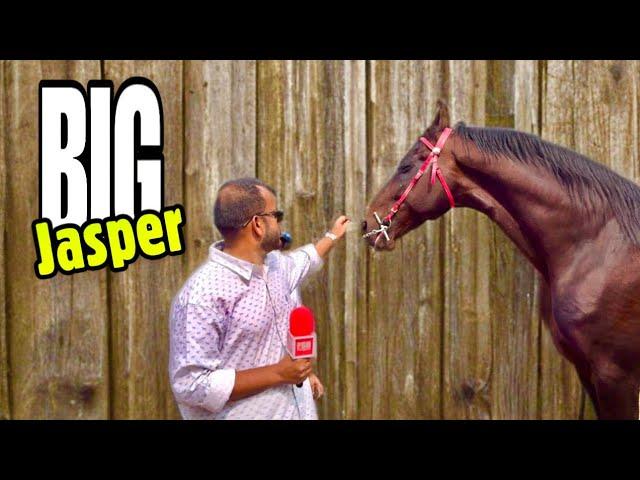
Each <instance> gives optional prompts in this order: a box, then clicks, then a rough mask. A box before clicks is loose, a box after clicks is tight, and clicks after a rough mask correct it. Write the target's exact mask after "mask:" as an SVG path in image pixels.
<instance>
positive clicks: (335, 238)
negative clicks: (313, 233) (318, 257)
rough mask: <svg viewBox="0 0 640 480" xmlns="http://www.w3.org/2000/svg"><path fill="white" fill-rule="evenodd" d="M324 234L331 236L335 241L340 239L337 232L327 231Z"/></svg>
mask: <svg viewBox="0 0 640 480" xmlns="http://www.w3.org/2000/svg"><path fill="white" fill-rule="evenodd" d="M324 236H325V237H328V238H330V239H331V240H333V241H334V242H335V241H336V240H337V239H338V236H337V235H336V234H335V233H331V232H327V233H325V234H324Z"/></svg>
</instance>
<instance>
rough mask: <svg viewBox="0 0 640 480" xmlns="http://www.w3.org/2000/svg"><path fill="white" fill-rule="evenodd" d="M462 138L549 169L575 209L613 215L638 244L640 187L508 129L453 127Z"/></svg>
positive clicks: (579, 157) (570, 153) (573, 154)
mask: <svg viewBox="0 0 640 480" xmlns="http://www.w3.org/2000/svg"><path fill="white" fill-rule="evenodd" d="M454 131H455V132H456V134H458V135H460V137H461V138H463V139H465V140H469V141H471V142H473V143H474V144H475V145H476V146H477V147H478V149H479V150H480V151H481V152H483V153H485V154H488V155H502V156H505V157H507V158H509V159H512V160H515V161H519V162H522V163H525V164H529V165H533V166H536V167H540V168H544V169H546V170H548V171H549V172H550V173H552V174H553V176H554V177H555V178H556V180H557V181H558V182H559V183H560V184H561V185H562V186H564V187H565V188H566V189H567V191H568V192H569V195H570V198H571V199H572V201H573V202H574V203H575V205H576V207H577V208H580V209H583V210H584V209H588V210H589V212H591V213H595V214H601V215H603V217H604V216H606V214H607V213H609V212H612V213H613V215H614V216H615V217H616V219H617V221H618V223H619V224H620V227H621V228H622V230H623V231H624V232H625V234H626V235H627V237H628V238H629V239H630V240H631V241H632V242H633V243H634V244H635V245H640V186H638V185H637V184H635V183H633V182H632V181H630V180H628V179H626V178H624V177H622V176H621V175H619V174H617V173H616V172H614V171H613V170H611V169H610V168H608V167H606V166H604V165H602V164H600V163H597V162H594V161H593V160H591V159H590V158H588V157H586V156H584V155H581V154H579V153H576V152H574V151H573V150H569V149H568V148H565V147H561V146H559V145H555V144H553V143H550V142H547V141H544V140H542V139H541V138H540V137H538V136H536V135H532V134H529V133H525V132H520V131H517V130H513V129H509V128H481V127H469V126H467V125H465V124H464V123H462V122H460V123H458V124H456V126H455V127H454Z"/></svg>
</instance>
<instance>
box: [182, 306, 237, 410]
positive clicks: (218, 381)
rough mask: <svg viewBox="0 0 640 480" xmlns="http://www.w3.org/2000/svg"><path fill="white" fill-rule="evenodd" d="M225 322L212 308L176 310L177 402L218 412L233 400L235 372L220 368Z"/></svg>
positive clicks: (200, 307)
mask: <svg viewBox="0 0 640 480" xmlns="http://www.w3.org/2000/svg"><path fill="white" fill-rule="evenodd" d="M223 320H224V316H223V315H221V314H220V312H219V311H218V309H215V308H211V307H204V306H201V305H194V304H190V303H187V304H186V305H182V306H179V307H177V308H174V309H173V311H172V325H171V339H170V369H169V370H170V372H169V374H170V380H171V388H172V390H173V393H174V395H175V397H176V401H177V402H179V403H181V404H183V405H187V406H190V407H199V408H204V409H206V410H208V411H210V412H212V413H218V412H219V411H220V410H222V408H223V407H224V405H225V404H226V403H227V402H228V401H229V397H230V396H231V392H232V391H233V387H234V385H235V370H234V369H232V368H221V367H220V365H221V358H220V357H221V356H220V347H219V345H220V340H221V338H224V331H225V328H224V322H223Z"/></svg>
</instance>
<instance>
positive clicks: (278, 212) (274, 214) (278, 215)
mask: <svg viewBox="0 0 640 480" xmlns="http://www.w3.org/2000/svg"><path fill="white" fill-rule="evenodd" d="M265 216H269V217H273V218H275V219H276V221H277V222H278V223H280V222H281V221H282V219H283V218H284V212H283V211H282V210H274V211H273V212H266V213H257V214H255V215H254V216H253V217H265ZM253 217H251V218H250V219H249V220H247V222H246V223H245V224H244V225H243V226H242V228H244V227H246V226H247V225H249V223H250V222H251V220H253Z"/></svg>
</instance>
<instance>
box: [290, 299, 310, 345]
mask: <svg viewBox="0 0 640 480" xmlns="http://www.w3.org/2000/svg"><path fill="white" fill-rule="evenodd" d="M315 330H316V322H315V320H314V318H313V312H312V311H311V309H309V308H307V307H305V306H300V307H296V308H294V309H293V310H291V314H290V315H289V332H291V335H293V336H294V337H304V336H306V335H311V334H312V333H313V332H315Z"/></svg>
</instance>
